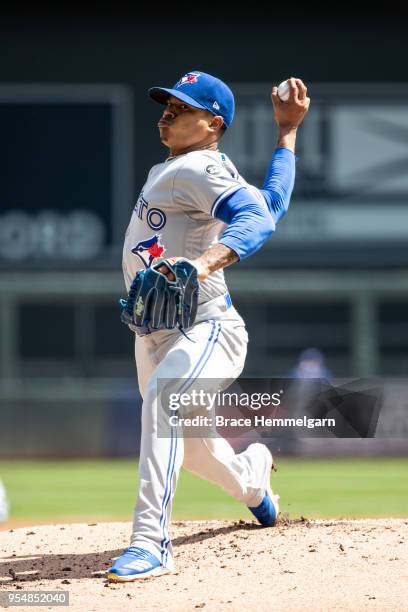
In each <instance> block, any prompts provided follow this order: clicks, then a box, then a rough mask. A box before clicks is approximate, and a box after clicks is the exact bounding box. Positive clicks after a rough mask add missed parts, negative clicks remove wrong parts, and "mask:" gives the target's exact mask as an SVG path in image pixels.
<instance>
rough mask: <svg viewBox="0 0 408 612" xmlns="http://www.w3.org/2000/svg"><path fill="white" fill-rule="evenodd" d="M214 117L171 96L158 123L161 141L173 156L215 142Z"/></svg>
mask: <svg viewBox="0 0 408 612" xmlns="http://www.w3.org/2000/svg"><path fill="white" fill-rule="evenodd" d="M213 119H214V116H213V115H212V114H211V113H210V112H208V111H206V110H202V109H200V108H194V107H193V106H190V105H189V104H186V103H185V102H183V101H182V100H179V99H178V98H174V97H173V96H171V97H170V98H169V100H168V102H167V105H166V107H165V109H164V112H163V114H162V116H161V118H160V121H159V122H158V124H157V125H158V128H159V131H160V140H161V141H162V143H163V144H164V145H166V146H167V147H169V149H170V151H171V153H172V154H173V155H175V154H178V153H180V152H182V151H184V150H185V149H194V147H195V146H197V147H200V146H202V145H203V144H205V143H206V142H208V141H211V140H214V134H215V135H216V132H214V130H213V129H212V126H211V124H212V122H213Z"/></svg>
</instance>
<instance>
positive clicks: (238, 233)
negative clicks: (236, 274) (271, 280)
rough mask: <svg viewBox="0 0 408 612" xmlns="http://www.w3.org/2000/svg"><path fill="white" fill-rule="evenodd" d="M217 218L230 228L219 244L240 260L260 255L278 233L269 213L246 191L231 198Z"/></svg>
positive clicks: (217, 213)
mask: <svg viewBox="0 0 408 612" xmlns="http://www.w3.org/2000/svg"><path fill="white" fill-rule="evenodd" d="M215 217H216V218H217V219H219V220H220V221H223V222H224V223H226V224H227V225H228V227H227V228H226V229H225V231H224V233H223V234H222V236H221V238H220V239H219V242H220V243H222V244H225V245H226V246H228V247H230V248H231V249H233V250H234V251H235V252H236V253H237V255H238V257H239V258H240V260H242V259H245V258H246V257H249V255H252V254H253V253H255V252H256V251H258V249H260V248H261V246H262V245H263V244H264V242H265V240H266V239H267V238H268V236H270V235H271V233H272V232H273V230H274V229H275V223H274V221H273V219H272V217H271V215H270V214H269V212H268V210H267V209H266V208H265V207H264V206H262V204H261V203H260V202H259V201H258V200H257V199H256V198H255V197H254V196H253V195H252V194H251V193H250V192H249V191H248V190H247V189H246V188H245V187H242V188H241V189H239V190H238V191H235V192H234V193H233V194H232V195H230V196H227V197H226V198H225V200H223V201H222V202H221V203H220V205H219V206H218V208H217V211H216V214H215Z"/></svg>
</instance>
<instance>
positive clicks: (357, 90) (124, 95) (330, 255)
mask: <svg viewBox="0 0 408 612" xmlns="http://www.w3.org/2000/svg"><path fill="white" fill-rule="evenodd" d="M60 10H61V7H60ZM0 30H1V36H0V51H1V56H2V58H3V61H2V62H1V64H0V127H1V133H2V143H3V144H2V148H1V151H0V172H1V175H2V176H1V181H0V197H1V205H0V338H1V347H0V377H1V378H0V402H1V403H0V419H1V427H0V478H3V480H4V482H5V484H6V487H7V490H8V491H9V496H10V498H11V508H12V511H11V517H12V518H19V517H23V518H25V520H28V519H29V517H33V519H34V518H35V519H36V520H41V519H43V518H44V519H47V520H48V519H51V518H56V517H57V516H66V514H65V515H64V511H66V508H67V506H68V507H69V508H71V510H70V511H69V512H68V516H70V517H71V518H75V517H76V516H80V515H81V516H82V515H86V516H94V515H95V516H96V515H99V516H100V515H101V512H102V511H101V509H100V506H101V504H102V505H103V504H104V500H106V497H105V493H106V491H107V490H109V491H111V492H112V490H115V489H114V487H115V486H117V487H118V489H119V490H118V495H117V497H116V502H115V503H113V502H112V495H111V496H110V501H109V502H108V506H109V508H108V509H107V510H106V512H105V514H103V512H102V514H103V515H104V516H105V515H106V516H107V517H118V516H119V517H122V518H125V517H127V516H128V512H129V504H130V503H131V501H130V500H132V499H133V496H134V486H135V483H134V481H132V478H134V476H132V475H133V474H134V469H135V464H134V461H130V463H129V462H125V463H121V464H120V465H121V467H120V468H119V467H118V465H119V464H118V463H115V462H113V463H111V462H109V461H108V460H109V459H111V458H124V457H128V458H129V457H130V458H133V457H135V456H137V453H138V436H139V434H138V431H139V414H140V413H139V411H140V401H141V400H140V396H139V395H138V389H137V384H136V377H135V371H134V362H133V358H132V337H131V334H129V332H128V331H127V329H126V328H125V327H124V326H123V325H121V324H120V323H119V319H118V307H117V299H118V297H121V296H122V295H123V290H124V288H123V281H122V276H121V243H122V237H123V234H124V231H125V228H126V224H127V221H128V218H129V215H130V212H131V210H132V207H133V205H134V202H135V201H136V198H137V195H138V193H139V191H140V189H141V187H142V184H143V181H144V177H145V175H146V172H147V171H148V169H149V168H150V167H151V166H152V165H153V164H154V163H157V162H158V161H160V160H161V159H163V157H164V155H165V151H164V149H163V148H162V146H161V145H160V142H159V140H158V137H157V128H156V127H155V125H156V121H157V117H158V115H159V113H160V109H159V108H158V107H157V105H155V104H154V103H152V102H151V101H150V100H149V98H148V97H147V95H146V90H147V88H148V87H150V86H152V85H154V84H167V83H168V84H172V83H173V82H174V81H175V80H176V79H177V78H178V77H179V76H180V75H181V74H183V73H184V72H186V71H187V70H191V69H201V70H204V71H207V72H210V73H214V74H217V75H219V76H220V77H222V78H223V79H224V80H226V81H227V82H228V83H229V84H230V85H231V86H232V87H233V89H234V92H236V100H237V105H238V110H237V116H236V121H235V125H234V127H233V129H232V130H231V133H230V134H228V135H227V136H226V138H225V150H226V151H227V153H229V154H230V155H231V157H232V159H233V160H234V161H236V163H237V165H238V168H239V169H240V171H241V172H242V174H243V175H244V176H245V177H246V178H248V179H249V180H253V181H258V182H259V181H260V180H262V175H263V172H264V169H265V165H266V161H267V159H266V158H265V156H267V154H268V146H270V151H272V150H273V147H274V142H275V140H274V127H273V121H272V115H271V112H269V111H268V104H269V100H268V88H269V87H270V84H272V83H279V82H280V81H281V80H282V79H283V78H286V77H288V76H291V75H295V76H300V77H301V78H302V79H303V80H304V81H305V82H306V83H307V84H308V85H309V87H310V95H311V97H312V107H311V112H310V115H309V117H308V118H307V121H306V122H305V125H304V126H303V127H302V128H301V132H300V137H299V146H298V155H299V159H298V179H297V183H296V187H295V191H294V194H293V198H292V205H291V211H290V213H289V214H288V216H287V219H286V220H285V221H284V222H283V223H282V227H281V228H278V233H277V234H276V236H273V237H272V238H271V239H270V240H269V242H268V245H267V246H266V247H265V248H264V249H263V250H262V251H261V252H259V253H258V254H257V255H256V256H254V257H252V258H251V259H250V260H248V261H247V262H245V263H243V264H242V265H239V266H236V267H234V268H231V270H228V271H227V280H228V282H229V285H230V288H231V293H232V296H233V301H234V304H235V305H236V307H237V308H238V310H239V311H240V312H241V313H242V315H243V316H244V318H245V319H246V322H247V326H248V329H249V334H250V347H249V353H248V358H247V365H246V368H245V371H244V374H246V375H248V376H285V375H287V374H288V373H289V372H290V370H291V368H293V367H294V366H295V364H296V362H297V359H298V357H299V354H300V353H301V351H302V350H304V349H306V348H308V347H317V348H318V349H319V350H321V351H322V353H323V355H324V357H325V360H326V364H327V367H328V368H329V370H330V371H331V373H332V374H333V376H338V377H357V378H360V377H374V376H379V377H387V378H389V379H390V378H392V379H398V384H397V386H398V392H397V400H396V401H395V402H393V406H392V409H391V410H390V411H389V413H388V416H387V433H386V435H384V436H383V437H380V438H378V439H374V440H351V441H350V440H348V441H344V440H336V441H334V442H333V440H330V441H329V442H326V441H324V440H314V441H310V440H309V441H307V443H306V442H304V441H298V443H297V444H296V445H293V444H291V445H288V446H287V447H286V449H285V445H284V444H282V445H281V448H280V449H278V455H279V456H280V458H281V461H282V466H283V468H284V469H283V470H282V471H281V474H282V476H280V478H281V484H280V486H281V487H283V488H284V489H285V487H286V490H284V493H285V494H286V496H287V497H288V496H289V498H291V499H292V502H293V507H294V508H295V510H294V511H295V512H297V513H301V512H306V511H307V509H308V508H309V509H310V512H312V513H315V514H316V512H317V510H316V509H317V508H323V509H322V511H321V514H323V515H324V512H325V510H324V508H325V506H324V504H323V503H322V500H323V499H325V500H326V501H327V499H328V498H330V499H331V500H332V501H333V500H336V499H337V498H338V497H340V496H342V495H341V493H344V492H345V491H346V489H347V492H348V499H349V500H350V503H349V504H348V505H346V507H345V509H344V512H345V513H348V514H350V515H355V516H357V515H364V514H368V513H372V512H373V510H372V507H370V500H374V499H375V496H376V493H377V492H378V490H379V489H380V488H381V487H382V486H387V487H388V488H389V489H392V492H391V494H392V496H393V497H392V498H393V499H394V500H395V503H394V505H392V504H391V506H392V507H393V508H394V510H393V511H392V510H389V513H390V514H391V515H395V516H396V515H401V514H404V513H406V508H405V507H404V505H403V491H402V486H403V485H402V479H401V478H400V477H399V474H400V473H401V472H402V470H403V469H404V468H405V469H406V459H405V456H406V454H407V450H408V446H407V443H406V440H407V431H408V417H407V407H406V404H405V399H404V398H405V396H406V389H405V384H404V376H405V374H406V370H407V365H408V334H407V331H408V308H407V306H408V274H407V266H408V248H407V247H408V220H407V218H406V201H407V197H408V179H407V176H406V167H407V156H406V133H407V130H408V121H407V119H406V112H405V108H406V101H407V98H408V84H407V82H406V80H405V79H404V72H403V58H404V57H406V54H407V51H408V49H407V47H408V37H407V36H406V34H407V32H406V27H405V26H404V25H402V23H400V22H399V19H398V16H397V15H395V14H394V15H393V16H390V15H388V16H384V15H380V14H378V13H377V14H376V13H373V12H371V13H370V15H365V14H363V13H361V14H358V13H356V12H354V13H353V14H352V15H350V14H346V13H344V14H343V15H338V16H332V17H322V16H319V14H318V13H317V12H313V10H311V9H309V10H308V11H307V12H306V11H303V12H300V13H299V12H296V14H295V15H292V16H289V15H286V14H283V13H279V11H277V12H275V14H274V15H273V16H271V17H268V16H265V15H261V14H256V13H255V12H254V13H251V14H250V15H245V16H243V15H239V14H234V16H231V17H229V18H228V19H227V18H226V17H225V16H222V17H220V18H219V19H218V20H217V19H212V20H211V22H209V21H208V19H207V18H205V19H204V18H203V17H202V16H201V17H200V16H199V15H197V16H196V15H192V14H189V15H188V16H186V15H185V14H184V16H183V15H181V16H176V15H174V14H173V15H172V17H169V18H165V17H164V16H159V17H154V16H153V15H150V16H149V15H145V16H143V17H141V16H138V15H137V14H136V11H135V12H133V13H132V12H127V13H124V12H120V11H119V10H117V11H116V12H115V13H113V12H112V13H111V14H108V13H107V12H104V11H103V9H98V14H97V15H96V14H95V13H92V12H91V11H89V12H86V10H85V9H82V12H81V11H80V10H79V9H78V10H77V11H76V12H71V13H68V12H65V13H64V12H62V13H61V12H60V13H58V12H57V10H56V9H55V12H54V13H50V12H49V11H47V10H46V9H43V10H41V9H40V8H39V7H38V5H37V6H36V8H35V9H31V10H28V9H27V10H26V11H25V12H24V11H22V12H21V13H20V14H19V15H17V14H16V13H14V14H13V13H12V12H10V13H9V14H7V15H6V14H4V16H3V19H2V21H1V25H0ZM233 130H235V131H233ZM279 230H280V231H279ZM260 271H263V272H265V271H267V273H268V274H267V277H266V279H267V282H265V277H264V276H262V277H261V276H260V274H259V273H260ZM254 296H256V299H257V309H256V310H255V306H254ZM275 450H276V449H275ZM289 454H290V455H295V456H297V459H295V458H288V455H289ZM328 455H330V456H331V457H332V459H331V460H328V459H322V457H324V456H328ZM356 455H366V456H369V457H372V456H374V455H377V456H378V458H377V459H376V461H375V462H373V460H371V459H369V460H367V459H366V460H360V461H359V462H358V463H356V462H355V460H354V457H355V456H356ZM390 455H395V456H398V457H400V458H397V459H382V458H381V457H386V456H390ZM310 456H311V457H320V459H318V460H314V459H308V460H306V459H305V457H310ZM333 456H334V457H338V456H342V457H344V456H346V457H350V459H348V460H347V459H343V460H338V461H335V460H334V459H333ZM44 459H49V460H53V461H55V460H60V459H65V460H69V459H75V460H76V461H75V462H72V463H70V462H69V461H68V463H59V462H58V461H57V462H56V463H41V462H38V460H44ZM82 459H95V460H96V462H94V463H85V462H82V461H81V460H82ZM105 459H106V461H105ZM330 461H332V462H333V463H331V462H330ZM310 462H311V463H310ZM378 462H379V463H378ZM394 462H395V463H394ZM351 465H353V466H354V468H355V469H356V470H357V466H358V470H359V471H358V470H357V472H356V475H355V479H356V480H355V481H354V482H353V483H352V484H351V485H350V470H351ZM285 469H286V472H285ZM305 469H308V470H309V471H308V474H309V475H310V478H311V480H312V481H313V483H315V484H316V489H315V495H314V505H313V504H312V506H311V507H310V506H308V505H307V504H308V500H307V494H306V491H305V490H304V489H302V488H301V487H300V489H299V486H300V481H301V480H302V478H303V476H302V474H304V470H305ZM119 470H120V474H121V476H120V477H119V476H118V473H119ZM336 470H340V471H336ZM285 473H286V478H285ZM79 474H81V478H79ZM291 474H292V476H291ZM333 474H337V480H336V482H335V484H333V479H332V476H333ZM374 474H375V475H376V476H375V477H374ZM183 478H186V479H187V480H185V481H182V486H183V487H184V489H181V492H180V493H179V494H178V495H179V500H180V502H179V503H180V505H179V507H178V508H179V509H178V510H177V508H176V510H177V512H179V513H180V515H183V516H187V515H188V516H190V517H191V518H193V517H194V516H209V514H208V513H209V512H210V509H209V506H210V504H209V503H208V508H207V506H206V505H204V506H203V502H200V504H201V505H200V504H199V505H200V508H201V509H200V510H198V506H195V507H194V508H191V507H190V506H189V500H191V498H193V497H194V496H195V491H196V489H197V488H199V487H200V486H202V485H201V484H200V485H199V484H197V483H198V481H196V480H194V479H190V477H188V476H183ZM377 479H379V480H377ZM183 482H185V484H183ZM346 482H347V483H348V484H347V485H346ZM363 482H364V483H368V484H367V487H368V488H369V489H370V491H371V493H367V495H366V500H367V503H366V506H364V505H363V506H362V507H361V504H360V501H359V498H360V495H359V491H361V486H362V483H363ZM91 483H94V486H93V487H91ZM115 483H116V485H115ZM55 487H56V488H55ZM98 487H99V488H98ZM50 491H51V493H50ZM52 491H54V493H52ZM87 491H91V494H89V496H88V497H89V499H88V497H87ZM183 491H184V493H183ZM208 491H210V489H208ZM211 491H212V489H211ZM296 491H297V492H299V491H300V493H296ZM75 492H76V493H77V494H76V493H75ZM50 495H51V498H50ZM211 495H214V498H212V497H211ZM370 495H371V496H372V497H370ZM342 497H344V496H342ZM87 499H88V501H86V500H87ZM207 499H208V500H212V502H211V506H212V508H211V512H213V513H214V514H211V516H216V514H215V513H216V512H217V508H218V510H219V512H221V515H223V516H233V515H234V516H235V515H237V514H239V513H240V512H241V510H239V509H238V507H235V510H234V505H233V503H232V502H230V501H229V500H228V498H226V497H222V496H221V497H219V494H218V492H217V493H216V492H214V491H213V492H212V493H211V494H210V493H208V497H207ZM215 499H217V500H221V501H219V505H217V504H216V503H215V501H214V500H215ZM58 500H59V501H58ZM69 500H71V501H69ZM72 500H74V502H72ZM71 502H72V503H73V505H72V503H71ZM217 503H218V502H217ZM70 504H71V505H70ZM328 506H329V508H328V509H327V512H328V513H329V514H330V513H333V515H336V516H337V515H338V514H339V510H338V508H336V507H335V504H334V505H333V506H332V507H330V503H328ZM220 508H223V509H220ZM305 508H306V510H305ZM286 509H287V510H289V508H286ZM377 510H378V508H377ZM378 511H379V512H380V514H381V509H380V510H378ZM81 512H82V514H81ZM200 512H201V514H200ZM234 512H235V513H237V514H234ZM384 512H385V509H384ZM98 513H99V514H98ZM239 515H240V514H239Z"/></svg>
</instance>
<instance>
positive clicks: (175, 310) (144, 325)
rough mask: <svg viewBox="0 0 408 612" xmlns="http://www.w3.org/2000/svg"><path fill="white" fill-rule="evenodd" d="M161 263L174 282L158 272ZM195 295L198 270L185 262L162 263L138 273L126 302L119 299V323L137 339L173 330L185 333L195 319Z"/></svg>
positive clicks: (181, 260) (197, 284) (197, 287)
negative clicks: (130, 330) (159, 331)
mask: <svg viewBox="0 0 408 612" xmlns="http://www.w3.org/2000/svg"><path fill="white" fill-rule="evenodd" d="M163 264H165V265H166V266H167V267H168V268H169V269H170V270H171V271H172V272H173V274H174V277H175V280H174V281H170V280H168V278H167V276H166V275H165V274H162V272H159V271H158V270H157V268H158V267H160V266H162V265H163ZM198 294H199V281H198V275H197V268H196V267H195V266H193V264H191V263H190V262H189V261H188V259H179V260H178V261H176V263H174V264H172V263H170V262H169V261H168V260H164V261H161V262H160V263H158V264H156V265H155V266H153V267H151V268H147V269H146V270H139V272H137V274H136V276H135V278H134V280H133V283H132V285H131V287H130V289H129V294H128V297H127V300H120V305H121V307H122V313H121V320H122V322H123V323H125V324H126V325H128V326H129V327H130V329H132V330H133V331H135V332H136V333H137V334H138V335H139V336H145V335H147V334H151V333H153V332H155V331H158V330H160V329H173V328H175V327H178V328H179V329H180V330H181V331H182V332H183V333H184V330H185V329H188V328H189V327H191V326H192V325H193V323H194V320H195V318H196V315H197V304H198Z"/></svg>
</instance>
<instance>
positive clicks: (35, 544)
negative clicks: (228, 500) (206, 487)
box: [0, 519, 408, 612]
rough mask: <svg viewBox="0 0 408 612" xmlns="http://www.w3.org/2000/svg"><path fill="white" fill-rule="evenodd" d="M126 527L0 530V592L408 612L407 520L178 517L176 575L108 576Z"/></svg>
mask: <svg viewBox="0 0 408 612" xmlns="http://www.w3.org/2000/svg"><path fill="white" fill-rule="evenodd" d="M129 532H130V524H129V523H99V524H90V525H87V524H71V525H46V526H44V525H43V526H36V527H33V528H27V527H25V528H22V529H21V528H20V529H14V530H10V531H3V532H0V592H2V591H12V592H15V593H24V591H25V590H26V591H28V590H37V591H46V590H61V591H63V590H67V591H69V593H70V607H69V610H81V611H85V612H92V611H98V612H100V611H104V612H105V611H109V612H110V611H114V610H120V611H121V612H124V611H125V610H132V611H135V610H147V611H149V610H170V611H173V610H174V611H177V612H180V611H184V610H195V609H205V610H208V611H217V612H219V611H220V610H237V611H238V610H239V611H241V610H242V609H244V610H245V609H246V610H256V611H260V610H274V612H276V611H280V610H282V611H283V612H290V611H292V610H299V611H300V610H301V611H302V612H307V611H311V612H312V611H313V612H316V611H318V610H321V611H323V610H324V611H327V610H330V611H332V610H356V611H360V610H381V611H385V610H389V611H391V610H392V611H393V612H395V611H397V610H408V604H407V602H408V548H407V542H408V537H407V536H408V533H407V532H408V520H397V519H392V520H385V519H384V520H364V521H345V520H344V521H342V520H338V521H330V520H326V521H308V520H303V521H288V520H286V521H285V520H284V521H281V522H280V523H279V525H278V526H277V527H275V528H269V529H263V528H261V527H258V526H257V525H256V524H255V523H253V522H244V521H240V522H224V521H205V522H204V521H203V522H201V521H200V522H196V521H194V522H190V521H185V522H175V523H173V526H172V536H173V544H174V547H175V553H176V563H177V572H176V573H175V574H168V575H166V576H161V577H159V578H151V579H147V580H143V581H139V582H132V583H127V584H110V583H107V581H106V579H105V577H104V571H105V570H106V568H107V567H108V566H109V565H110V564H111V559H112V557H116V556H117V555H118V554H120V552H121V551H122V549H123V548H124V547H125V546H126V545H127V544H128V537H129ZM13 609H14V610H16V609H27V608H23V607H21V608H13ZM36 609H39V608H36ZM42 609H44V608H42ZM45 609H47V608H45ZM48 609H51V608H48ZM55 609H56V608H55ZM59 609H61V610H63V609H64V608H59Z"/></svg>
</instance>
